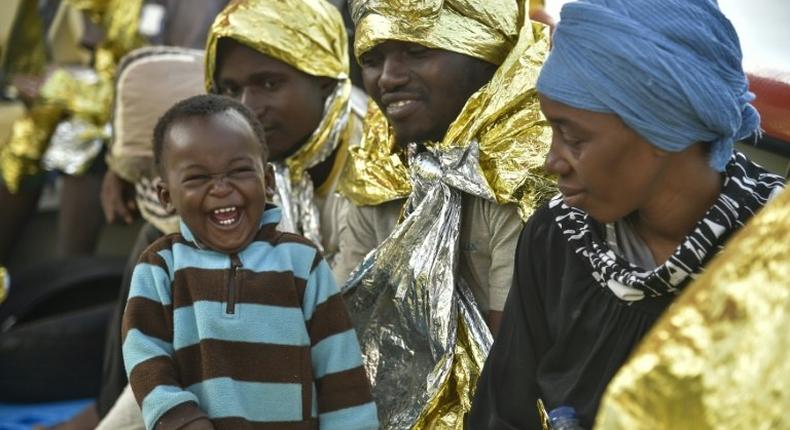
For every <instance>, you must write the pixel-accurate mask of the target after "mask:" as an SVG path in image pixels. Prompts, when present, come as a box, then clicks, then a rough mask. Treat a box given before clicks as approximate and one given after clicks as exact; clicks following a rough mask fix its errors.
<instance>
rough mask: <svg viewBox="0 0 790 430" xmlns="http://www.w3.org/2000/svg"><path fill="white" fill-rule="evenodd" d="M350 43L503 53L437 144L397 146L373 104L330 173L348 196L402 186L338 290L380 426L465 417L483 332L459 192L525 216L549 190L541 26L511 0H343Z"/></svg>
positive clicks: (386, 197) (387, 193)
mask: <svg viewBox="0 0 790 430" xmlns="http://www.w3.org/2000/svg"><path fill="white" fill-rule="evenodd" d="M350 5H351V10H352V15H353V18H354V20H355V21H356V24H357V36H356V37H357V39H356V42H355V45H356V55H357V57H359V56H360V55H362V54H364V52H365V51H366V50H368V49H370V48H372V47H373V46H375V45H376V44H378V43H381V42H382V41H385V40H398V41H406V42H413V43H418V44H421V45H423V46H427V47H431V48H438V49H444V50H449V51H452V52H457V53H460V54H463V55H468V56H472V57H475V58H479V59H482V60H485V61H488V62H490V63H493V64H497V65H499V67H498V69H497V71H496V73H495V74H494V77H493V78H492V80H491V81H490V82H489V83H488V84H487V85H486V86H484V87H483V88H481V89H480V90H479V91H478V92H477V93H475V94H474V95H473V96H472V97H471V98H470V99H469V100H468V102H467V103H466V105H465V106H464V107H463V109H462V111H461V113H460V114H459V116H458V117H457V118H456V120H455V121H454V122H453V123H452V124H451V125H450V127H449V129H448V132H447V134H446V136H445V138H444V139H443V140H442V141H441V142H434V143H426V145H427V146H426V147H427V149H426V151H425V152H422V153H416V154H409V155H408V156H409V159H408V163H406V162H404V157H405V155H404V154H403V153H402V152H401V150H400V149H399V148H398V147H397V146H396V145H395V143H394V140H393V136H392V130H391V129H390V127H389V125H388V124H387V121H386V118H385V117H384V115H383V114H382V113H381V111H380V110H379V109H378V108H377V107H376V106H375V105H373V104H371V105H370V107H369V109H368V116H367V118H366V123H365V133H364V137H363V141H362V142H361V143H360V145H359V146H356V147H352V148H351V163H350V164H349V165H348V168H347V171H346V173H345V175H344V176H343V179H342V182H341V184H340V185H339V190H340V192H341V193H343V194H344V195H346V196H347V197H348V198H349V199H350V200H351V201H352V202H353V203H354V204H357V205H377V204H380V203H384V202H387V201H391V200H394V199H398V198H403V197H408V200H407V201H406V206H405V212H404V219H403V221H402V222H401V223H400V224H399V225H398V226H397V227H396V228H395V231H393V233H392V234H391V235H390V236H389V237H388V238H387V239H386V240H385V241H384V242H383V243H382V244H380V245H379V247H378V248H377V249H376V250H374V251H373V252H371V254H369V255H368V256H367V257H366V258H365V259H364V260H363V262H362V263H361V264H360V266H359V267H358V268H357V269H356V270H355V271H354V273H352V275H351V277H350V279H349V280H348V282H347V284H346V286H345V288H344V292H345V293H346V299H347V303H348V306H349V310H350V312H351V314H352V318H353V319H354V324H355V327H356V329H357V333H358V336H359V339H360V345H361V347H362V351H363V354H364V355H365V367H366V370H367V372H368V376H369V378H370V379H371V382H372V384H373V391H374V397H375V398H376V402H377V406H378V408H379V417H380V419H381V422H382V426H383V428H388V429H458V430H460V429H462V428H463V422H464V417H465V415H466V414H467V413H468V411H469V409H470V407H471V396H472V395H473V393H474V391H475V387H476V383H477V379H478V377H479V375H480V371H481V370H482V367H483V364H484V362H485V357H486V355H487V353H488V348H489V347H490V344H491V335H490V332H489V330H488V328H487V326H486V324H485V320H484V318H483V315H482V314H481V312H480V310H479V308H478V306H477V304H476V303H475V300H474V297H473V296H472V294H471V292H470V291H469V288H468V285H466V282H465V280H464V279H462V278H459V277H457V276H456V273H457V270H456V268H457V265H458V261H459V260H458V255H459V251H458V240H459V232H460V216H461V209H462V208H461V198H462V194H464V193H465V194H470V195H473V196H476V197H479V198H483V199H487V200H490V201H495V202H496V203H499V204H514V205H517V207H518V209H519V212H520V215H521V216H522V217H523V218H524V219H526V218H527V217H529V215H530V214H531V213H532V212H533V211H534V209H535V208H536V207H537V206H538V205H539V204H541V203H542V202H543V201H545V200H547V199H548V198H549V197H550V196H551V195H553V194H555V193H556V188H555V185H554V182H553V180H552V178H549V177H547V175H546V174H545V172H544V171H543V169H542V166H543V161H544V158H545V155H546V153H547V151H548V148H549V145H550V129H549V128H548V127H547V123H546V122H545V119H544V118H543V117H542V116H541V113H540V109H539V104H538V99H537V93H536V92H535V83H536V81H537V77H538V73H539V71H540V67H541V65H542V64H543V61H544V60H545V57H546V55H547V54H548V45H549V38H548V32H547V31H546V28H545V27H544V26H542V25H540V24H533V23H530V22H529V21H528V20H526V21H525V18H524V17H525V14H526V7H525V5H524V4H518V3H517V2H514V1H513V2H511V1H506V0H492V1H487V0H486V1H482V0H480V1H473V0H446V1H441V0H425V1H405V0H391V1H384V0H352V1H351V2H350Z"/></svg>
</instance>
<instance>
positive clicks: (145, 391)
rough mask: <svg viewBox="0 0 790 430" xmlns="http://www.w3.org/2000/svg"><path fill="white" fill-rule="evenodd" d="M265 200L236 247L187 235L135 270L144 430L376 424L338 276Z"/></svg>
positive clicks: (137, 386) (132, 330)
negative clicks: (226, 250) (208, 244)
mask: <svg viewBox="0 0 790 430" xmlns="http://www.w3.org/2000/svg"><path fill="white" fill-rule="evenodd" d="M279 220H280V210H279V209H278V208H267V210H266V211H265V212H264V214H263V219H262V222H261V228H260V230H259V232H258V234H257V236H256V238H255V240H254V241H253V242H252V243H251V244H250V245H249V246H247V247H246V248H245V249H244V250H242V251H241V252H239V253H238V254H233V255H228V254H223V253H219V252H216V251H211V250H207V249H201V248H200V247H198V246H197V245H196V242H195V239H194V237H193V235H192V233H191V232H190V231H189V229H188V228H187V227H186V226H185V225H184V224H183V223H182V224H181V233H180V234H171V235H169V236H165V237H163V238H161V239H159V240H157V241H156V242H154V243H153V244H152V245H151V246H150V247H149V248H148V249H147V250H146V251H145V252H144V253H143V255H142V256H141V257H140V262H139V263H138V264H137V266H136V267H135V269H134V273H133V276H132V285H131V291H130V293H129V300H128V302H127V305H126V311H125V314H124V321H123V329H122V334H123V356H124V362H125V365H126V370H127V372H128V374H129V382H130V384H131V386H132V390H133V391H134V395H135V398H136V399H137V402H138V403H139V404H140V407H141V408H142V411H143V418H144V420H145V425H146V428H148V429H153V428H157V429H160V428H163V429H167V428H180V427H181V426H183V425H185V424H187V423H189V422H192V421H194V420H196V419H199V418H201V417H208V418H209V419H210V420H211V422H212V423H213V425H214V427H215V428H216V429H234V430H236V429H282V430H288V429H316V428H320V429H322V430H326V429H344V430H346V429H374V428H378V419H377V413H376V406H375V404H374V403H373V400H372V396H371V392H370V385H369V383H368V380H367V378H366V376H365V372H364V368H363V367H362V355H361V352H360V348H359V344H358V342H357V337H356V333H355V332H354V329H353V327H352V324H351V321H350V319H349V317H348V313H347V310H346V308H345V304H344V303H343V299H342V297H341V296H340V295H339V293H338V290H337V287H336V285H335V282H334V278H333V276H332V272H331V270H330V268H329V266H328V265H327V263H326V261H324V259H323V257H322V256H321V254H320V253H319V252H318V250H317V249H316V248H315V246H314V245H313V244H312V243H310V242H309V241H308V240H307V239H304V238H302V237H301V236H297V235H293V234H289V233H282V232H279V231H277V230H276V224H277V223H278V222H279Z"/></svg>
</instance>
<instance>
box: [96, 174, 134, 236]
mask: <svg viewBox="0 0 790 430" xmlns="http://www.w3.org/2000/svg"><path fill="white" fill-rule="evenodd" d="M101 207H102V210H103V211H104V218H105V219H106V220H107V222H108V223H109V224H112V223H114V222H116V221H122V222H124V223H126V224H131V223H132V222H133V221H134V217H135V214H136V213H137V204H136V203H135V201H134V184H131V183H129V182H126V181H125V180H124V179H123V178H121V177H120V176H118V175H117V174H115V172H113V171H112V170H107V173H106V174H105V175H104V180H103V181H102V184H101Z"/></svg>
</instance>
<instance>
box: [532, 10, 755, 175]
mask: <svg viewBox="0 0 790 430" xmlns="http://www.w3.org/2000/svg"><path fill="white" fill-rule="evenodd" d="M741 60H742V54H741V48H740V43H739V41H738V35H737V34H736V33H735V29H734V28H733V27H732V24H731V23H730V21H729V20H728V19H727V18H726V17H725V16H724V15H723V14H722V13H721V11H720V10H719V7H718V5H717V4H716V2H715V0H580V1H578V2H573V3H568V4H566V5H565V6H564V7H563V8H562V11H561V13H560V23H559V25H558V26H557V30H556V32H555V33H554V47H553V49H552V51H551V54H550V55H549V58H548V60H546V64H545V65H544V66H543V69H542V71H541V73H540V77H539V78H538V83H537V90H538V92H539V93H541V94H543V95H544V96H546V97H548V98H550V99H552V100H554V101H558V102H560V103H564V104H567V105H569V106H572V107H575V108H578V109H584V110H590V111H594V112H601V113H614V114H616V115H618V116H619V117H620V118H621V119H622V120H623V122H625V123H626V124H627V125H628V126H629V127H631V128H632V129H633V130H635V131H636V132H637V133H639V135H641V136H642V137H643V138H645V139H647V140H648V141H649V142H650V143H651V144H653V145H655V146H656V147H659V148H662V149H665V150H667V151H681V150H683V149H685V148H687V147H689V146H690V145H692V144H694V143H696V142H709V143H710V144H711V162H710V164H711V166H712V167H713V168H714V169H716V170H717V171H722V170H724V166H725V165H726V164H727V161H728V160H729V158H730V156H731V154H732V148H733V144H734V143H735V141H737V140H740V139H743V138H745V137H748V136H749V135H751V134H752V133H754V132H755V131H757V130H758V128H759V126H760V116H759V115H758V113H757V111H756V110H755V109H754V107H753V106H752V105H750V104H749V102H750V101H752V100H753V99H754V94H752V93H750V92H749V89H748V82H747V80H746V75H745V74H744V72H743V67H742V65H741Z"/></svg>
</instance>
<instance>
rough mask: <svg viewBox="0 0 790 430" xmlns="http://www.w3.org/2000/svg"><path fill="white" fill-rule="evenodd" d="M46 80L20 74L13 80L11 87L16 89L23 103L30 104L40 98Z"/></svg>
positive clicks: (42, 77)
mask: <svg viewBox="0 0 790 430" xmlns="http://www.w3.org/2000/svg"><path fill="white" fill-rule="evenodd" d="M45 80H46V76H38V75H28V74H18V75H14V77H13V78H11V86H13V87H14V88H16V90H17V92H18V94H17V96H18V97H19V98H20V99H21V100H22V101H23V102H25V103H27V104H30V103H32V102H33V100H35V99H37V98H38V96H39V94H40V93H41V87H42V86H43V85H44V81H45Z"/></svg>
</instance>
